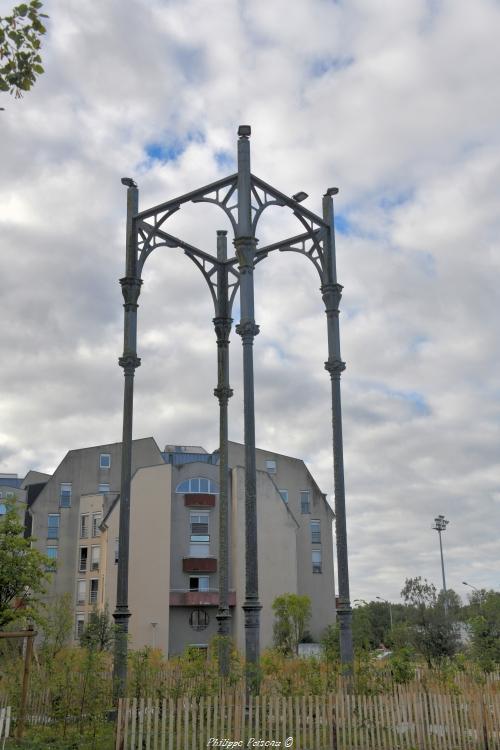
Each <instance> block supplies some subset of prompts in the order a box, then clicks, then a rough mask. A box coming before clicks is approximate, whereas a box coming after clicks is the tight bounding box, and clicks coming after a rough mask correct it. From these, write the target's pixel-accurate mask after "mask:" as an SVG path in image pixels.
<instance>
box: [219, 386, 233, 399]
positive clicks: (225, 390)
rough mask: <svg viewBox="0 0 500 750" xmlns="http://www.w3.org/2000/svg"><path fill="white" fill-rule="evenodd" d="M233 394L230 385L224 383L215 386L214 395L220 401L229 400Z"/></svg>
mask: <svg viewBox="0 0 500 750" xmlns="http://www.w3.org/2000/svg"><path fill="white" fill-rule="evenodd" d="M232 395H233V389H232V388H230V387H229V386H228V385H227V386H226V385H223V386H220V387H217V388H214V396H215V397H216V398H218V399H219V401H226V402H227V401H228V400H229V399H230V398H231V396H232Z"/></svg>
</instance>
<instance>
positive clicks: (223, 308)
mask: <svg viewBox="0 0 500 750" xmlns="http://www.w3.org/2000/svg"><path fill="white" fill-rule="evenodd" d="M217 260H218V261H219V266H218V268H217V315H216V317H215V318H214V321H213V322H214V328H215V333H216V336H217V388H215V390H214V395H215V396H216V397H217V398H218V400H219V451H220V460H219V610H218V613H217V620H218V623H219V627H218V630H217V632H218V635H219V636H220V637H221V640H220V643H219V673H220V675H221V676H222V677H227V675H228V674H229V642H228V636H229V621H230V619H231V613H230V611H229V603H228V589H229V538H228V537H229V535H228V506H229V487H228V483H229V475H228V417H227V411H228V408H227V407H228V401H229V399H230V398H231V396H232V395H233V391H232V389H231V388H230V387H229V334H230V332H231V325H232V322H233V320H232V318H231V317H230V315H229V298H228V278H227V275H228V272H227V268H226V267H225V266H224V265H223V263H224V261H226V260H227V232H226V231H224V230H222V229H221V230H219V231H218V232H217Z"/></svg>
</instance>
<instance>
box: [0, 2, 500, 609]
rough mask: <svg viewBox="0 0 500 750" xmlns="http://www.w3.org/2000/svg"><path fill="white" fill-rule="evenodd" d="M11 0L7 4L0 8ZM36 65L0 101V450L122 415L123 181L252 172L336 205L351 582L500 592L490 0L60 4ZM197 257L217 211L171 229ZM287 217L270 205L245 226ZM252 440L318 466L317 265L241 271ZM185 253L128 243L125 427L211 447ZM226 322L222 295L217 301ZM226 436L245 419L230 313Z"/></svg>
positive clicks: (112, 435)
mask: <svg viewBox="0 0 500 750" xmlns="http://www.w3.org/2000/svg"><path fill="white" fill-rule="evenodd" d="M10 7H11V3H9V2H5V0H2V1H1V2H0V15H2V14H5V13H6V12H7V11H8V10H9V8H10ZM45 9H46V12H47V13H48V14H49V15H50V20H49V21H48V34H47V37H46V40H45V42H44V46H43V58H44V66H45V70H46V72H45V74H44V75H43V76H42V77H41V79H40V80H39V82H38V83H37V84H36V86H35V88H34V89H33V91H32V92H30V93H29V94H27V95H26V96H25V97H24V98H23V99H21V100H19V101H16V100H14V99H13V98H12V97H9V96H8V95H5V94H2V95H1V99H2V101H1V102H0V106H3V107H5V111H4V112H0V129H1V134H0V164H1V169H0V222H1V226H0V253H1V291H2V315H1V318H0V332H1V347H2V367H1V368H0V380H1V383H0V394H1V395H0V471H12V472H18V473H19V474H20V475H22V474H24V473H25V472H26V471H27V470H28V469H29V468H36V469H40V470H44V471H49V472H50V471H52V470H53V469H54V468H55V467H56V466H57V464H58V463H59V461H60V460H61V459H62V457H63V455H64V454H65V453H66V451H67V450H68V449H71V448H77V447H82V446H86V445H93V444H99V443H106V442H112V441H116V440H119V439H120V436H121V405H122V381H123V377H122V372H121V370H120V368H119V367H118V365H117V358H118V356H119V355H120V353H121V347H122V314H123V311H122V298H121V291H120V287H119V284H118V281H117V280H118V278H119V277H120V276H122V275H123V271H124V260H123V259H124V219H125V197H126V196H125V188H124V187H123V186H122V185H121V184H120V178H121V177H122V176H124V175H127V176H131V177H133V178H135V179H136V181H137V182H138V184H139V187H140V201H141V204H140V205H141V208H147V207H149V206H152V205H154V204H156V203H159V202H161V201H164V200H168V199H170V198H172V197H175V196H176V195H179V194H181V193H183V192H186V191H188V190H191V189H194V188H196V187H199V186H201V185H203V184H206V183H209V182H211V181H213V180H215V179H218V178H221V177H224V176H225V175H227V174H230V173H232V172H234V171H235V159H234V156H235V147H236V131H237V128H238V125H239V124H240V123H249V124H251V126H252V138H251V146H252V171H253V172H254V173H256V174H257V175H259V176H260V177H261V178H263V179H264V180H266V181H267V182H270V183H272V184H273V185H275V186H276V187H278V188H279V189H280V190H282V191H283V192H285V193H287V194H290V195H291V194H292V193H295V192H297V191H298V190H305V191H306V192H307V193H309V195H310V197H309V198H308V199H307V201H306V202H305V205H306V206H308V207H309V208H310V209H312V210H313V211H316V212H318V213H319V212H320V211H321V196H322V194H323V193H324V192H325V189H326V188H328V187H330V186H332V185H338V187H339V188H340V193H339V195H338V197H337V199H336V214H337V256H338V260H337V263H338V274H339V281H340V282H341V283H342V284H343V285H344V295H343V299H342V315H341V344H342V356H343V359H345V360H346V362H347V369H346V371H345V373H344V375H343V379H342V397H343V414H344V438H345V472H346V495H347V505H348V539H349V552H350V566H351V587H352V597H353V598H371V597H375V596H377V595H379V596H382V597H390V598H392V599H393V600H397V598H398V596H399V591H400V589H401V587H402V585H403V583H404V579H405V578H406V577H407V576H415V575H422V576H425V577H427V578H429V579H431V580H433V581H434V582H435V583H436V584H437V585H439V583H440V562H439V548H438V539H437V534H436V532H434V531H432V530H431V525H432V521H433V518H434V517H435V516H436V515H437V514H438V513H443V514H445V515H446V516H447V518H449V520H450V524H449V527H448V529H447V531H446V534H445V538H444V543H445V555H446V564H447V577H448V584H449V586H451V587H453V588H455V589H456V590H458V591H460V593H461V594H463V595H464V594H465V588H464V586H463V585H462V584H461V582H462V581H463V580H467V581H469V582H470V583H472V584H473V585H475V586H478V587H481V586H486V587H495V588H500V570H499V554H500V550H499V541H498V529H499V522H500V486H499V455H500V429H499V421H500V381H499V373H500V344H499V338H498V301H499V291H498V290H499V285H500V255H499V239H498V238H499V236H500V151H499V146H500V128H499V121H500V94H499V88H498V71H499V70H500V44H499V39H500V3H499V2H498V0H474V2H470V0H406V1H405V2H400V1H399V0H378V1H377V2H374V0H351V1H350V2H349V1H348V0H345V1H340V2H334V1H333V0H302V1H301V2H299V1H298V0H297V2H295V1H293V2H290V0H179V1H177V0H128V2H123V0H100V1H99V2H81V0H53V1H49V2H47V3H46V4H45ZM167 228H169V229H170V231H171V232H172V233H173V234H181V235H182V236H183V237H184V238H185V239H186V240H188V241H190V242H193V243H195V244H197V245H198V246H199V247H201V248H203V249H205V250H207V251H209V252H213V251H214V249H215V236H216V235H215V233H216V230H217V229H220V228H228V227H227V221H226V219H225V217H224V215H223V214H222V213H221V212H218V210H217V209H216V208H215V207H209V206H206V205H199V204H198V205H190V206H186V207H185V208H183V209H182V211H180V212H178V214H176V215H175V217H174V218H173V219H172V220H171V223H170V227H167ZM299 231H301V228H300V226H298V225H297V224H296V223H294V220H291V219H290V217H289V216H288V215H287V212H286V210H285V209H279V208H277V207H276V208H274V209H270V210H269V212H268V214H267V216H266V215H264V218H263V220H262V222H261V225H260V227H259V232H258V236H259V240H260V244H261V246H262V245H263V244H266V243H268V242H272V241H276V240H278V239H281V238H283V237H286V236H288V235H289V234H294V233H297V232H299ZM255 282H256V319H257V322H258V323H259V325H260V326H261V334H260V335H259V336H258V338H257V339H256V343H255V367H256V408H257V415H256V419H257V426H256V432H257V442H258V445H259V446H261V447H263V448H269V449H272V450H275V451H278V452H282V453H286V454H290V455H293V456H298V457H303V458H304V459H305V460H306V462H307V464H308V465H309V467H310V469H311V471H312V472H313V474H314V475H315V477H316V478H317V480H318V483H319V484H320V486H321V487H322V488H323V490H324V491H325V492H328V493H331V492H332V488H333V477H332V454H331V435H330V402H329V376H328V374H327V373H326V372H325V371H324V369H323V363H324V361H325V359H326V356H327V353H326V323H325V316H324V313H323V309H322V301H321V297H320V293H319V289H318V278H317V275H316V271H315V270H314V268H313V266H312V264H310V263H308V261H307V260H306V259H305V258H303V257H301V256H298V255H295V254H291V253H285V254H278V257H272V256H271V257H269V258H268V259H267V260H266V261H264V262H262V263H261V264H259V266H258V267H257V270H256V274H255ZM211 305H212V303H211V299H210V297H209V294H208V290H207V289H206V287H205V282H204V280H203V278H202V277H201V275H200V273H199V271H198V270H197V269H196V268H195V266H194V265H193V264H192V263H191V261H189V260H188V259H187V258H186V257H184V256H183V255H181V254H180V252H179V251H178V250H174V249H166V248H163V249H161V250H158V251H156V253H155V254H153V255H152V256H151V258H150V259H149V260H148V262H147V264H146V267H145V272H144V286H143V290H142V294H141V298H140V308H139V347H138V348H139V356H140V357H141V358H142V366H141V368H140V369H139V370H138V372H137V377H136V401H135V425H134V435H135V437H142V436H148V435H153V436H154V437H155V438H156V439H157V441H158V443H159V444H160V445H161V446H163V445H164V444H165V443H187V444H201V445H204V446H205V447H206V448H207V449H208V450H213V449H214V448H216V446H217V435H218V427H217V413H218V411H217V402H216V399H215V398H214V397H213V395H212V391H213V387H214V386H215V381H216V346H215V337H214V333H213V329H212V322H211V319H212V317H213V309H212V307H211ZM235 313H236V317H237V310H236V311H235ZM231 356H232V370H231V384H232V386H233V388H234V390H235V396H234V398H233V399H232V400H231V404H230V413H231V428H230V437H231V438H232V439H234V440H241V439H242V432H243V431H242V427H243V422H242V382H241V380H242V379H241V342H240V341H239V337H238V336H237V335H236V334H234V333H233V335H232V352H231Z"/></svg>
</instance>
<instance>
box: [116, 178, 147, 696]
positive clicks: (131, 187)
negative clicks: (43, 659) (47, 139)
mask: <svg viewBox="0 0 500 750" xmlns="http://www.w3.org/2000/svg"><path fill="white" fill-rule="evenodd" d="M122 183H123V184H124V185H127V186H128V190H127V230H126V267H125V274H126V275H125V277H124V278H123V279H120V284H121V287H122V293H123V298H124V300H125V302H124V305H123V307H124V309H125V320H124V342H123V356H122V357H120V359H119V361H118V362H119V365H120V367H123V374H124V377H125V383H124V395H123V437H122V466H121V489H120V525H119V531H118V574H117V584H116V609H115V611H114V612H113V617H114V619H115V623H116V630H117V632H116V636H115V658H114V665H113V695H114V698H115V700H117V699H118V698H120V697H122V696H124V695H125V689H126V684H127V638H128V620H129V617H130V611H129V608H128V563H129V535H130V484H131V474H132V416H133V405H134V375H135V369H136V367H139V366H140V364H141V360H140V359H139V358H138V357H137V307H138V305H137V300H138V299H139V294H140V291H141V284H142V281H141V280H140V279H139V278H138V276H137V236H136V227H135V221H134V216H135V215H136V214H137V212H138V209H139V191H138V189H137V185H136V184H135V182H134V181H133V180H131V179H130V178H123V179H122Z"/></svg>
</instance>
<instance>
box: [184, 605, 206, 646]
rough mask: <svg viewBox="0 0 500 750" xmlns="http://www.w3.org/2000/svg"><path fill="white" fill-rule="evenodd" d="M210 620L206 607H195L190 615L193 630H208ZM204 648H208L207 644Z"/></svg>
mask: <svg viewBox="0 0 500 750" xmlns="http://www.w3.org/2000/svg"><path fill="white" fill-rule="evenodd" d="M209 622H210V617H209V616H208V612H205V610H204V609H193V611H192V612H191V614H190V615H189V624H190V625H191V627H192V628H193V630H206V629H207V628H208V624H209ZM202 648H203V646H202ZM204 648H206V646H204Z"/></svg>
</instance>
